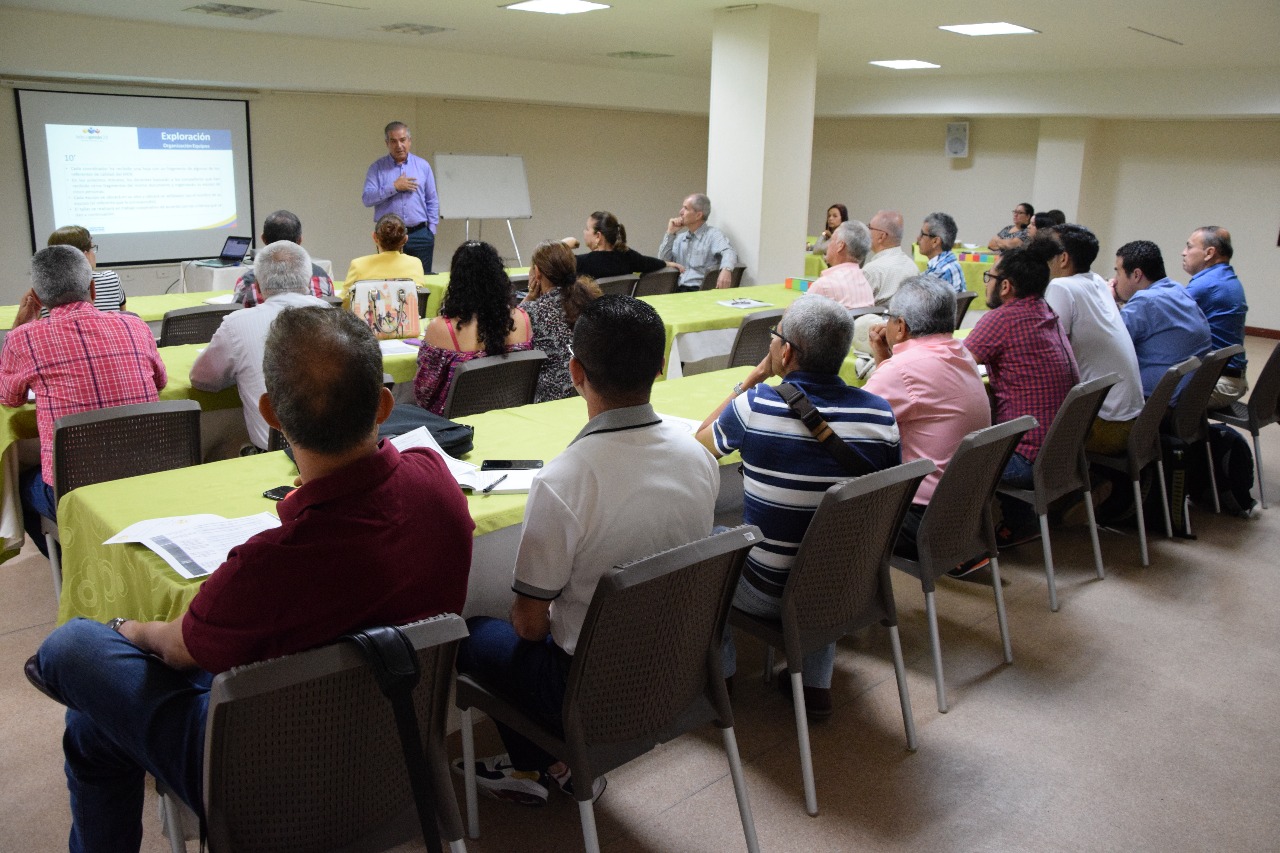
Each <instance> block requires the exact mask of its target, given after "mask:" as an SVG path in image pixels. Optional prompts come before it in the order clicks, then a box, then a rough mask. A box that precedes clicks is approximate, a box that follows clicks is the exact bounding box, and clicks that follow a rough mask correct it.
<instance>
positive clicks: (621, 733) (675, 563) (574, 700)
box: [564, 526, 763, 790]
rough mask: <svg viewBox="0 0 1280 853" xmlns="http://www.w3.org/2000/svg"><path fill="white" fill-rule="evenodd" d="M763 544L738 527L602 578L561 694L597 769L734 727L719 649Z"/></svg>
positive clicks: (568, 733)
mask: <svg viewBox="0 0 1280 853" xmlns="http://www.w3.org/2000/svg"><path fill="white" fill-rule="evenodd" d="M761 541H763V535H762V534H761V533H760V529H759V528H758V527H754V526H743V527H737V528H734V529H732V530H728V531H725V532H723V533H718V534H715V535H712V536H709V537H707V538H706V539H700V540H698V541H696V542H691V543H689V544H687V545H682V546H680V547H678V548H673V549H671V550H669V551H664V552H662V553H660V554H655V555H654V556H652V557H646V558H645V559H642V560H637V561H635V562H632V563H628V564H627V565H625V566H620V567H617V568H615V569H613V570H611V571H609V572H606V573H605V575H604V576H603V577H602V578H601V579H600V582H599V583H598V584H597V586H596V591H595V594H594V595H593V596H592V598H591V606H590V607H589V608H588V609H587V615H586V618H585V620H584V621H583V625H582V631H581V633H580V634H579V635H578V645H577V648H576V650H575V651H574V655H573V665H572V667H571V669H570V671H569V680H568V685H567V687H566V690H565V697H564V733H565V743H566V744H567V745H568V746H569V749H570V751H576V755H577V756H578V757H579V758H580V760H582V761H583V764H584V765H585V766H588V767H591V768H592V769H593V771H594V773H595V774H596V775H599V774H601V773H605V772H607V771H609V770H611V769H612V768H614V767H617V766H619V765H621V764H623V763H625V762H627V761H629V760H631V759H632V758H634V757H635V756H637V755H641V754H643V753H644V752H647V751H648V750H649V749H652V748H653V747H654V746H655V745H657V744H659V743H663V742H665V741H666V740H669V739H670V738H671V737H673V736H675V735H676V734H678V733H679V732H680V731H684V730H686V729H688V728H691V727H693V726H696V725H701V724H704V723H706V722H709V721H711V720H716V719H718V720H720V722H721V723H723V724H725V725H733V711H732V709H731V708H730V707H729V701H728V694H727V693H726V692H725V689H724V677H723V675H722V672H721V664H720V645H721V641H722V638H723V636H724V626H725V620H726V618H727V616H728V613H729V604H730V602H731V601H732V600H733V592H734V589H735V588H736V587H737V584H738V576H739V574H740V573H741V571H742V564H743V562H744V561H745V560H746V556H747V552H748V551H749V550H751V548H752V547H754V546H755V545H757V544H759V543H760V542H761ZM588 790H589V789H588Z"/></svg>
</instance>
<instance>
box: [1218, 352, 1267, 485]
mask: <svg viewBox="0 0 1280 853" xmlns="http://www.w3.org/2000/svg"><path fill="white" fill-rule="evenodd" d="M1277 402H1280V343H1278V344H1276V345H1275V347H1274V348H1273V349H1272V350H1271V355H1270V356H1269V357H1268V358H1267V363H1266V364H1264V365H1263V366H1262V372H1261V373H1259V374H1258V381H1257V382H1256V383H1254V386H1253V391H1251V392H1250V394H1249V401H1248V402H1247V403H1245V402H1241V401H1240V400H1237V401H1235V402H1234V403H1232V404H1231V405H1230V406H1227V407H1226V408H1224V409H1210V410H1209V411H1208V415H1209V417H1211V418H1213V419H1214V420H1215V421H1221V422H1222V423H1224V424H1227V425H1228V426H1233V427H1235V428H1236V429H1243V430H1248V431H1249V433H1250V434H1251V435H1252V436H1253V463H1254V465H1255V466H1256V468H1257V472H1258V500H1259V502H1260V503H1261V504H1262V508H1263V509H1266V508H1267V493H1266V489H1265V488H1264V487H1263V485H1262V445H1261V444H1259V443H1258V433H1259V432H1261V431H1262V428H1263V427H1264V426H1269V425H1271V424H1273V423H1275V422H1276V421H1277V420H1278V419H1280V417H1278V416H1277V414H1276V404H1277Z"/></svg>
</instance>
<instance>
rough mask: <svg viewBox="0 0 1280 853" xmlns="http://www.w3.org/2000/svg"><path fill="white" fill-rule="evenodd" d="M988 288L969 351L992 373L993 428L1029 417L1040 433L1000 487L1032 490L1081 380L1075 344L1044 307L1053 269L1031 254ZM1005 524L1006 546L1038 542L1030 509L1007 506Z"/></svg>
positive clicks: (1011, 254) (990, 278) (1004, 262)
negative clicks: (1052, 430) (1052, 428)
mask: <svg viewBox="0 0 1280 853" xmlns="http://www.w3.org/2000/svg"><path fill="white" fill-rule="evenodd" d="M982 279H983V281H984V282H985V283H986V286H987V305H989V306H990V307H991V309H992V310H990V311H987V312H986V313H985V314H983V315H982V317H980V318H979V319H978V322H977V324H976V325H975V326H974V327H973V331H972V332H970V333H969V337H967V338H965V341H964V345H965V346H966V347H967V348H968V349H969V352H970V353H972V354H973V358H974V360H975V361H977V362H978V363H979V364H985V365H986V367H987V378H988V381H989V382H990V391H991V395H992V397H994V400H995V417H994V418H993V419H992V420H993V422H995V423H1000V422H1002V421H1010V420H1013V419H1014V418H1018V417H1021V416H1022V415H1031V416H1032V417H1033V418H1035V419H1036V422H1037V423H1038V424H1039V426H1037V427H1035V428H1034V429H1032V430H1031V431H1029V432H1028V433H1027V434H1026V435H1024V436H1023V437H1022V441H1020V442H1019V443H1018V446H1017V448H1016V449H1015V450H1014V454H1013V456H1012V457H1010V459H1009V464H1008V466H1006V467H1005V469H1004V476H1003V477H1002V481H1003V482H1005V483H1007V484H1008V485H1011V486H1014V487H1016V488H1020V489H1030V488H1031V487H1032V482H1031V465H1032V463H1033V462H1035V461H1036V456H1037V455H1038V454H1039V453H1040V445H1041V444H1042V443H1043V442H1044V437H1045V433H1047V432H1048V431H1049V425H1050V424H1052V423H1053V419H1054V417H1055V416H1056V415H1057V414H1058V409H1059V408H1060V407H1061V406H1062V401H1063V400H1065V399H1066V397H1067V392H1068V391H1070V390H1071V386H1073V385H1075V384H1076V383H1077V382H1079V381H1080V371H1079V369H1078V368H1077V367H1076V359H1075V355H1074V354H1073V353H1072V351H1071V343H1070V341H1068V340H1067V335H1066V333H1065V332H1064V331H1063V330H1062V324H1061V323H1059V322H1058V315H1057V314H1055V313H1054V312H1053V309H1052V308H1050V307H1049V303H1047V302H1045V301H1044V292H1045V288H1047V287H1048V286H1049V265H1048V263H1046V260H1045V258H1044V257H1042V256H1040V255H1038V254H1036V253H1034V252H1033V251H1031V250H1029V249H1026V248H1015V249H1009V250H1007V251H1005V253H1004V254H1003V255H1001V256H1000V262H999V263H997V264H996V265H995V266H994V267H993V268H991V269H990V270H988V271H987V272H985V273H984V274H983V276H982ZM1000 505H1001V509H1002V510H1003V512H1004V523H1003V525H1002V526H1001V528H1000V529H999V530H997V539H998V540H999V541H1000V544H1001V545H1017V544H1020V543H1022V542H1026V541H1029V540H1031V539H1034V538H1036V537H1037V536H1039V535H1040V534H1039V527H1038V524H1037V522H1036V518H1035V513H1034V512H1033V511H1032V509H1031V507H1029V506H1028V505H1027V504H1024V503H1022V502H1021V501H1017V500H1013V499H1007V500H1006V499H1004V498H1003V497H1002V499H1001V502H1000Z"/></svg>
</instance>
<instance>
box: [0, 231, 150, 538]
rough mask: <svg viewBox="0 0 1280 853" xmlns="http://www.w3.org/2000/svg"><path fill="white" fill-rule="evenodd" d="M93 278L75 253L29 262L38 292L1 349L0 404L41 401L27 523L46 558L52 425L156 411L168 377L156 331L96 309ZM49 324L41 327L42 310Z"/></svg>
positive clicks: (26, 486)
mask: <svg viewBox="0 0 1280 853" xmlns="http://www.w3.org/2000/svg"><path fill="white" fill-rule="evenodd" d="M92 280H93V270H92V269H91V268H90V267H89V261H88V260H87V259H86V258H85V256H84V253H83V252H81V251H80V250H79V249H77V248H75V247H74V246H50V247H48V248H47V249H42V250H41V251H39V252H37V253H36V254H35V257H33V258H32V259H31V284H32V288H31V290H29V291H28V292H27V294H26V295H25V296H23V297H22V303H21V304H20V305H19V306H18V314H17V316H16V317H15V318H14V322H13V331H11V332H9V334H8V336H7V337H6V338H5V340H4V348H3V349H0V403H3V404H4V405H6V406H11V407H17V406H23V405H26V403H27V393H28V392H33V393H34V394H35V397H36V424H37V426H38V427H39V430H40V468H39V469H32V470H30V471H27V472H25V473H24V474H22V476H21V478H20V480H19V489H20V492H21V495H22V514H23V523H24V526H25V527H26V530H27V534H28V535H29V536H30V537H31V538H32V539H33V540H34V541H35V543H36V546H37V547H38V548H39V549H40V552H41V553H42V554H45V555H46V556H48V554H47V552H46V549H45V541H44V536H43V535H41V533H40V516H42V515H43V516H44V517H46V518H48V519H50V520H54V519H56V513H57V508H58V507H57V503H56V502H55V501H54V495H53V487H52V486H51V485H50V484H51V483H52V482H53V425H54V422H56V421H57V420H58V418H60V417H62V416H63V415H74V414H77V413H79V412H84V411H89V410H92V409H105V408H108V407H111V406H128V405H131V404H133V403H151V402H155V401H156V400H158V399H159V396H160V395H159V391H160V389H161V388H163V387H164V385H165V382H166V381H167V380H168V377H167V376H166V374H165V369H164V362H163V361H161V360H160V354H159V353H158V352H157V351H156V341H155V338H154V337H153V336H152V334H151V329H150V328H148V326H147V324H146V323H144V322H143V321H142V320H141V319H140V318H139V317H136V316H134V315H133V314H123V313H119V312H102V311H99V310H98V309H97V308H95V307H93V296H94V292H93V291H94V288H93V283H92ZM42 307H47V308H48V309H49V316H48V317H47V318H45V319H40V309H41V308H42Z"/></svg>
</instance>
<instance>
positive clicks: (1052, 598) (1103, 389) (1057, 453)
mask: <svg viewBox="0 0 1280 853" xmlns="http://www.w3.org/2000/svg"><path fill="white" fill-rule="evenodd" d="M1119 381H1120V377H1119V376H1118V375H1117V374H1115V373H1108V374H1107V375H1106V376H1099V377H1098V378H1097V379H1094V380H1092V381H1090V382H1081V383H1080V384H1079V385H1076V386H1075V387H1074V388H1072V389H1071V390H1070V391H1069V392H1067V397H1066V399H1065V400H1063V401H1062V406H1061V407H1060V408H1059V409H1058V414H1057V415H1056V416H1055V417H1054V419H1053V423H1052V424H1051V425H1050V426H1049V432H1048V433H1047V434H1046V435H1045V437H1044V443H1043V444H1042V445H1040V453H1039V454H1037V455H1036V461H1035V462H1034V463H1033V464H1032V466H1031V472H1032V474H1031V476H1032V488H1031V489H1018V488H1014V487H1013V486H1005V485H1000V486H997V487H996V488H997V491H999V492H1000V494H1002V495H1008V496H1009V497H1011V498H1015V499H1016V500H1020V501H1022V502H1023V503H1029V504H1031V505H1032V506H1033V507H1035V511H1036V515H1038V516H1040V536H1041V540H1040V547H1041V549H1042V550H1043V551H1044V573H1045V577H1046V579H1047V581H1048V584H1049V609H1050V610H1052V611H1054V612H1055V613H1056V612H1057V610H1058V584H1057V582H1056V580H1055V579H1054V574H1053V546H1052V544H1051V543H1050V542H1049V504H1051V503H1053V502H1054V501H1056V500H1057V499H1058V498H1060V497H1063V496H1064V495H1074V494H1079V495H1081V496H1082V497H1083V499H1084V509H1085V514H1086V515H1087V516H1088V518H1089V538H1090V540H1091V541H1092V543H1093V563H1094V568H1095V570H1096V571H1097V573H1098V580H1102V579H1103V578H1105V577H1106V576H1107V573H1106V570H1105V569H1103V567H1102V546H1101V545H1099V544H1098V521H1097V519H1096V518H1094V515H1093V493H1092V492H1091V491H1090V490H1089V489H1090V485H1089V463H1088V461H1086V459H1085V454H1084V440H1085V438H1086V437H1087V436H1088V435H1089V430H1090V428H1091V427H1092V426H1093V420H1094V418H1096V417H1097V416H1098V410H1099V409H1101V408H1102V401H1103V400H1104V399H1105V398H1106V396H1107V392H1108V391H1110V390H1111V386H1113V385H1115V384H1116V383H1117V382H1119Z"/></svg>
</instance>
